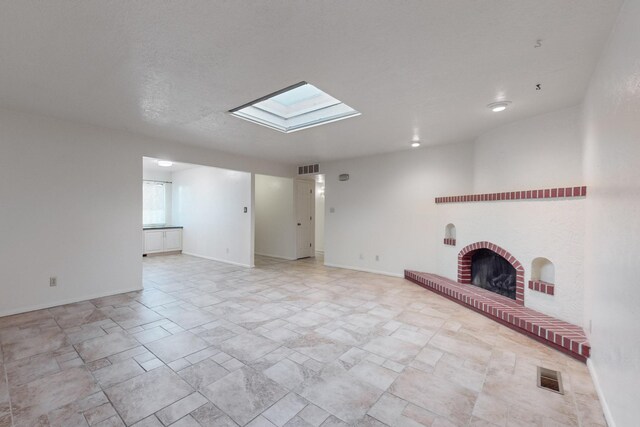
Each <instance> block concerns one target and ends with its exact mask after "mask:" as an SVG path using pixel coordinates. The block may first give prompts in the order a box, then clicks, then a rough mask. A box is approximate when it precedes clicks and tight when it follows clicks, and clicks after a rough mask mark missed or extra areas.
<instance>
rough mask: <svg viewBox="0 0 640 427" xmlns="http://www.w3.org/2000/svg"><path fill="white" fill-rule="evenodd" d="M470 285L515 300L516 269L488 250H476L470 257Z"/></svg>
mask: <svg viewBox="0 0 640 427" xmlns="http://www.w3.org/2000/svg"><path fill="white" fill-rule="evenodd" d="M471 284H472V285H475V286H479V287H481V288H483V289H487V290H489V291H491V292H495V293H496V294H499V295H504V296H506V297H509V298H511V299H514V300H515V299H516V269H515V268H514V267H513V266H512V265H511V264H510V263H509V261H507V260H506V259H504V258H503V257H501V256H500V255H498V254H497V253H495V252H493V251H492V250H489V249H478V250H477V251H475V252H474V253H473V255H472V256H471Z"/></svg>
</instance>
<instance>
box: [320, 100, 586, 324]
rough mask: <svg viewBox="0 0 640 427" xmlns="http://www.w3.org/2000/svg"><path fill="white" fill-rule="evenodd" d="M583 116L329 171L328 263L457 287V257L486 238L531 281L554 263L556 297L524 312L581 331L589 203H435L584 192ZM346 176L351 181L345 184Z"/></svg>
mask: <svg viewBox="0 0 640 427" xmlns="http://www.w3.org/2000/svg"><path fill="white" fill-rule="evenodd" d="M579 113H580V111H579V109H578V108H570V109H565V110H560V111H557V112H554V113H549V114H544V115H541V116H537V117H532V118H529V119H526V120H521V121H518V122H515V123H512V124H509V125H506V126H502V127H499V128H496V129H494V130H493V131H491V132H490V133H487V134H485V135H482V136H480V137H479V138H478V139H477V140H476V141H475V142H474V143H468V144H458V145H449V146H438V147H427V148H423V149H417V150H411V151H406V152H402V153H395V154H387V155H380V156H374V157H368V158H364V159H354V160H346V161H341V162H331V163H328V164H323V170H326V171H327V174H326V203H327V209H330V208H332V207H334V208H335V213H327V217H326V220H325V222H326V225H325V227H326V242H325V246H326V251H325V262H326V263H327V264H329V265H339V266H348V267H352V268H357V269H363V270H370V271H381V272H385V273H389V274H394V275H401V274H402V272H403V270H404V269H405V268H409V269H415V270H421V271H428V272H432V273H436V274H441V275H443V276H446V277H449V278H451V279H456V278H457V262H458V259H457V254H458V252H459V251H460V250H461V249H462V248H463V247H464V246H466V245H468V244H471V243H476V242H478V241H484V240H486V241H490V242H492V243H495V244H497V245H499V246H501V247H502V248H504V249H505V250H507V251H509V252H511V253H512V254H513V255H514V256H515V257H516V258H517V259H518V260H519V261H520V262H521V263H522V265H523V267H524V269H525V281H528V280H529V279H530V275H531V262H532V261H533V259H535V258H537V257H546V258H549V259H550V260H551V261H552V262H553V263H554V265H555V268H556V295H554V296H550V295H546V294H542V293H540V292H534V291H530V290H529V289H525V305H526V306H528V307H532V308H534V309H537V310H540V311H542V312H544V313H547V314H550V315H552V316H556V317H558V318H561V319H564V320H567V321H570V322H573V323H575V324H578V325H582V324H583V321H584V314H583V303H584V283H583V257H584V252H583V244H584V241H583V239H584V215H585V214H584V211H585V203H584V202H585V199H574V200H553V201H549V200H546V201H537V200H536V201H518V202H516V201H514V202H482V203H456V204H440V205H436V204H435V202H434V198H435V197H437V196H452V195H460V194H471V193H474V192H498V191H506V190H526V189H538V188H545V187H546V188H549V187H562V186H576V185H582V183H583V177H582V168H581V160H580V157H581V151H582V150H581V140H580V131H579V124H580V121H579ZM340 173H349V174H350V175H351V179H350V180H349V181H347V182H339V181H338V179H337V177H338V174H340ZM327 212H329V210H327ZM449 223H453V224H454V225H455V226H456V232H457V236H456V237H457V245H456V246H455V247H452V246H447V245H444V244H443V239H444V237H445V227H446V225H447V224H449ZM360 254H363V259H360V258H359V255H360ZM375 255H379V256H380V261H376V260H375ZM525 286H526V285H525Z"/></svg>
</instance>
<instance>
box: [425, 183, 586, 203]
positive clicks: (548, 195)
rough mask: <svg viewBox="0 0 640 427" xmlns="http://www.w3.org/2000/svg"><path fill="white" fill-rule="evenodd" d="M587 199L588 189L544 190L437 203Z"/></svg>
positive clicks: (454, 198)
mask: <svg viewBox="0 0 640 427" xmlns="http://www.w3.org/2000/svg"><path fill="white" fill-rule="evenodd" d="M576 197H578V198H580V197H581V198H584V197H587V187H586V186H581V187H562V188H546V189H543V190H521V191H506V192H504V193H486V194H466V195H463V196H448V197H436V199H435V202H436V203H437V204H441V203H467V202H493V201H500V200H533V199H568V198H576Z"/></svg>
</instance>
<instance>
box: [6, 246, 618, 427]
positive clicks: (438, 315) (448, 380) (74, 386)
mask: <svg viewBox="0 0 640 427" xmlns="http://www.w3.org/2000/svg"><path fill="white" fill-rule="evenodd" d="M256 264H257V267H256V268H255V269H245V268H241V267H234V266H229V265H226V264H222V263H217V262H213V261H208V260H203V259H198V258H194V257H189V256H184V255H174V256H163V257H153V258H148V259H145V261H144V284H145V290H144V292H132V293H128V294H122V295H115V296H111V297H106V298H99V299H95V300H91V301H85V302H80V303H76V304H70V305H67V306H62V307H55V308H51V309H49V310H41V311H36V312H31V313H26V314H21V315H16V316H10V317H4V318H0V343H1V344H2V347H1V354H0V374H1V375H2V376H1V379H0V427H8V426H29V427H32V426H65V427H67V426H87V425H91V426H100V427H105V426H123V425H127V426H131V425H135V426H140V427H142V426H145V427H151V426H169V425H171V426H176V427H184V426H237V425H240V426H244V425H247V426H251V427H264V426H269V427H271V426H324V427H332V426H346V425H357V426H385V425H388V426H409V427H413V426H416V427H417V426H432V427H442V426H604V425H605V421H604V419H603V417H602V410H601V407H600V404H599V402H598V400H597V397H596V393H595V390H594V387H593V384H592V381H591V379H590V377H589V375H588V372H587V368H586V366H585V365H584V364H582V363H580V362H577V361H575V360H573V359H571V358H569V357H567V356H565V355H563V354H561V353H559V352H556V351H554V350H551V349H549V348H547V347H545V346H543V345H541V344H539V343H537V342H535V341H532V340H530V339H528V338H526V337H524V336H522V335H519V334H517V333H516V332H513V331H511V330H510V329H507V328H505V327H503V326H501V325H499V324H497V323H494V322H493V321H491V320H489V319H487V318H485V317H483V316H481V315H479V314H477V313H474V312H472V311H470V310H467V309H465V308H463V307H461V306H459V305H457V304H455V303H453V302H451V301H448V300H447V299H445V298H443V297H440V296H438V295H436V294H434V293H431V292H429V291H426V290H424V289H422V288H420V287H419V286H417V285H414V284H412V283H410V282H408V281H405V280H403V279H396V278H390V277H385V276H380V275H375V274H369V273H361V272H355V271H350V270H342V269H333V268H326V267H324V266H322V263H321V260H319V259H311V260H303V261H297V262H287V261H281V260H275V259H269V258H263V257H260V258H258V259H257V260H256ZM538 365H542V366H544V367H547V368H552V369H557V370H560V371H561V372H562V375H563V379H564V388H565V394H564V395H559V394H556V393H553V392H549V391H545V390H542V389H539V388H538V387H537V386H536V378H535V377H536V366H538Z"/></svg>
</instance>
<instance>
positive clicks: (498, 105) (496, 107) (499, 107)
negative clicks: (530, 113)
mask: <svg viewBox="0 0 640 427" xmlns="http://www.w3.org/2000/svg"><path fill="white" fill-rule="evenodd" d="M509 104H511V102H510V101H500V102H492V103H491V104H489V105H487V107H489V108H491V111H493V112H494V113H499V112H500V111H504V110H506V109H507V106H508V105H509Z"/></svg>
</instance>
